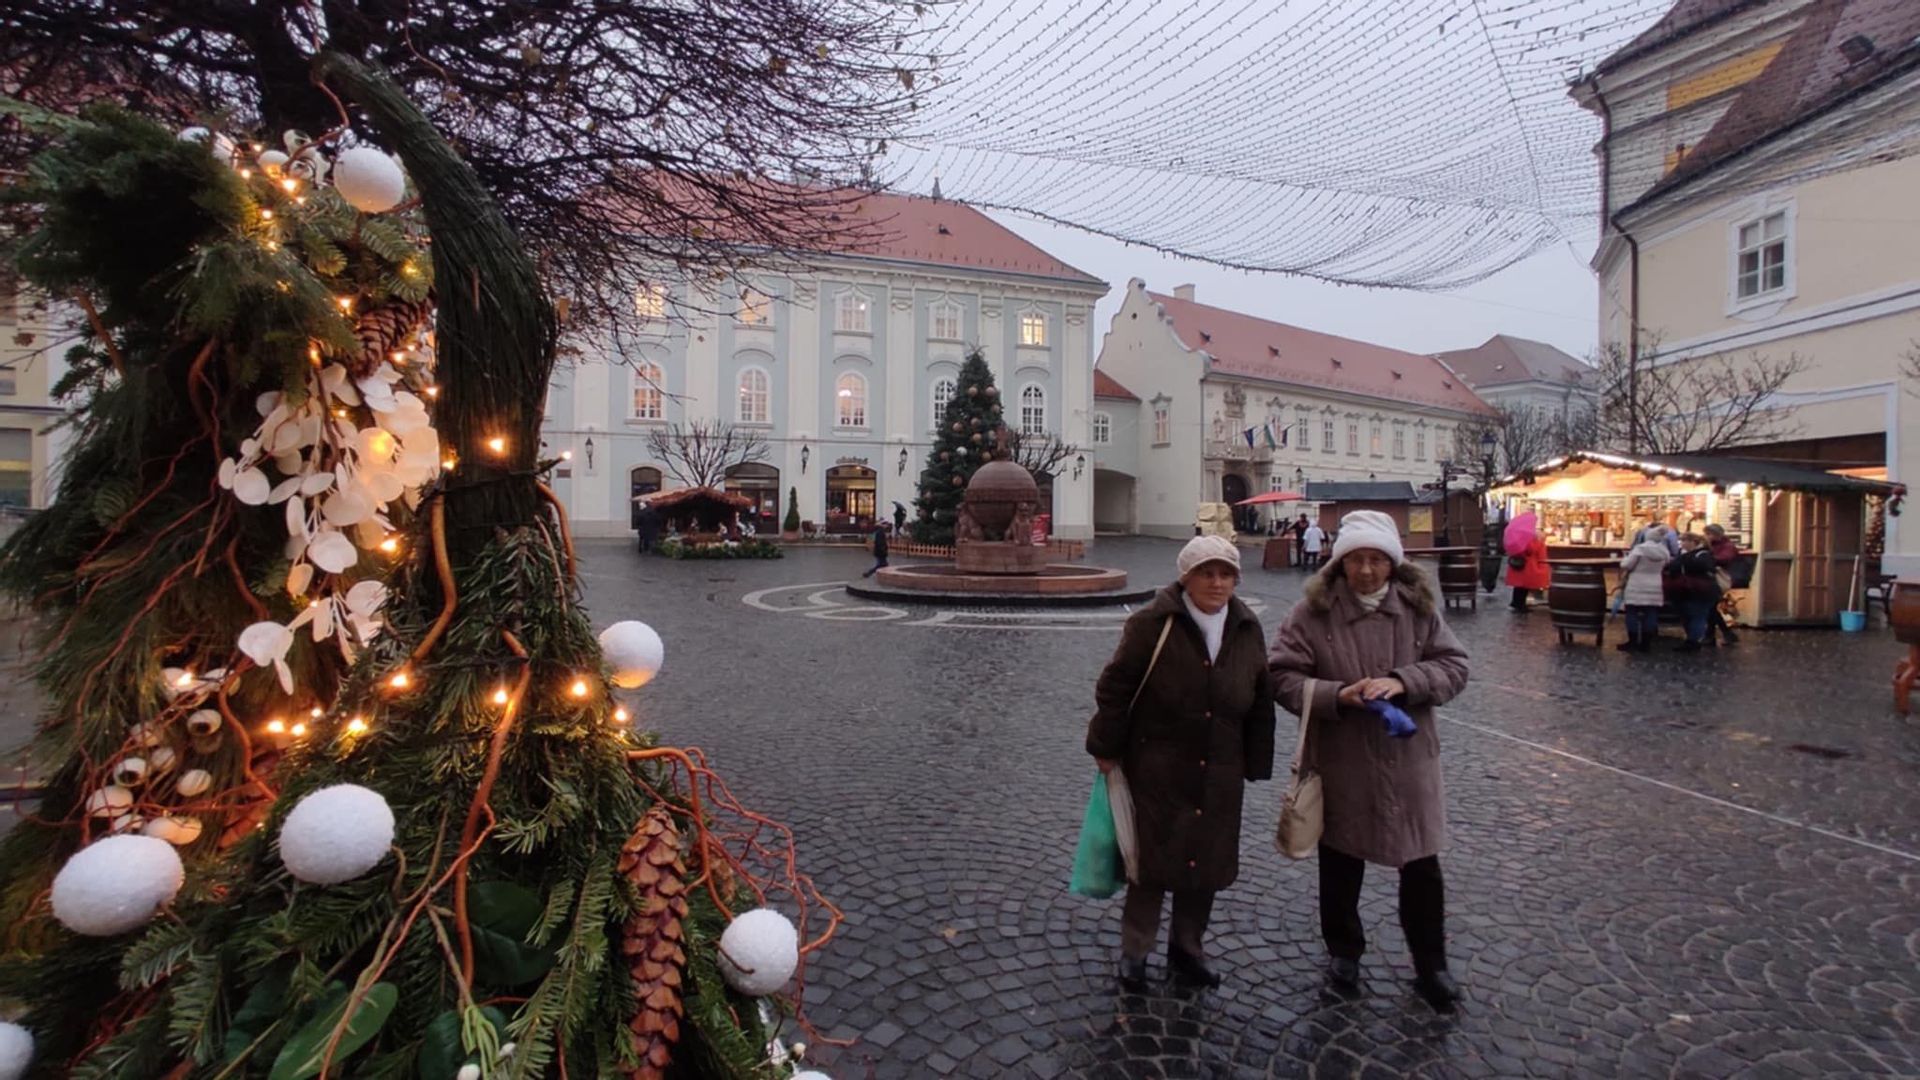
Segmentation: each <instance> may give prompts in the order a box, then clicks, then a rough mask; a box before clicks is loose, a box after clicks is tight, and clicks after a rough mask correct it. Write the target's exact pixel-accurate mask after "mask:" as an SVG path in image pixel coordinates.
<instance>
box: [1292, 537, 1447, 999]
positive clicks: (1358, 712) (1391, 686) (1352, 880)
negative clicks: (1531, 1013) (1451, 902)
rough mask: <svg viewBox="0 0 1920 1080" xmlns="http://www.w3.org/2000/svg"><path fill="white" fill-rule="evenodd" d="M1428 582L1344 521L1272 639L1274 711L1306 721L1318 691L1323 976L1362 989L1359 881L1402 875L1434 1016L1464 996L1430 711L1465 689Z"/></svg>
mask: <svg viewBox="0 0 1920 1080" xmlns="http://www.w3.org/2000/svg"><path fill="white" fill-rule="evenodd" d="M1435 601H1436V598H1435V595H1434V589H1433V585H1432V582H1431V580H1430V579H1429V578H1428V577H1427V575H1426V574H1425V573H1424V572H1423V571H1421V570H1420V569H1419V568H1418V567H1416V566H1413V565H1412V564H1410V563H1408V562H1406V561H1405V557H1404V555H1403V553H1402V551H1401V548H1400V531H1399V527H1398V526H1397V525H1395V524H1394V522H1393V519H1391V518H1389V517H1387V516H1386V515H1385V514H1382V513H1379V512H1378V511H1373V510H1357V511H1355V512H1353V513H1351V514H1348V515H1347V516H1346V519H1345V520H1343V521H1342V522H1341V523H1340V540H1339V542H1338V543H1337V544H1335V545H1334V548H1333V555H1332V558H1331V560H1330V561H1329V562H1328V563H1327V566H1326V569H1324V570H1322V571H1320V573H1319V574H1317V575H1315V576H1314V578H1313V580H1312V581H1310V582H1309V583H1308V585H1307V591H1306V599H1304V600H1302V601H1301V602H1300V603H1299V604H1297V605H1295V607H1294V609H1293V611H1292V612H1290V613H1289V614H1288V615H1287V620H1286V622H1285V623H1284V624H1283V625H1282V626H1281V627H1280V632H1279V634H1278V635H1277V636H1276V637H1275V638H1274V643H1273V653H1272V655H1271V657H1270V658H1269V660H1270V663H1271V665H1272V672H1273V677H1274V684H1275V692H1276V694H1277V696H1278V697H1279V699H1280V703H1281V704H1282V705H1284V706H1286V707H1287V708H1288V709H1290V710H1292V711H1293V712H1294V713H1296V714H1299V713H1301V711H1302V709H1303V708H1304V707H1305V705H1306V704H1307V703H1306V702H1305V701H1303V700H1302V699H1303V697H1304V695H1305V691H1306V682H1307V680H1308V679H1310V678H1311V679H1318V680H1320V681H1319V682H1318V683H1317V684H1316V689H1315V695H1314V700H1313V702H1312V705H1313V716H1312V723H1311V724H1310V726H1309V727H1308V729H1307V746H1306V764H1307V765H1308V766H1309V767H1311V768H1313V769H1315V770H1318V772H1319V773H1320V783H1321V794H1322V798H1323V799H1324V804H1325V813H1326V829H1325V832H1324V833H1323V834H1322V835H1321V839H1320V932H1321V936H1322V937H1323V938H1324V939H1325V940H1326V943H1327V952H1328V954H1329V960H1328V965H1327V973H1328V976H1329V978H1330V979H1331V980H1332V981H1333V983H1334V984H1335V985H1336V986H1338V987H1339V988H1341V989H1343V990H1353V989H1357V988H1358V986H1359V982H1360V956H1361V954H1362V953H1363V952H1365V951H1366V946H1367V939H1366V932H1365V931H1364V930H1363V929H1362V927H1361V924H1360V881H1361V877H1362V875H1363V874H1364V873H1365V869H1366V864H1367V863H1377V864H1379V865H1381V866H1391V867H1394V868H1396V869H1398V870H1399V871H1400V925H1401V927H1402V929H1404V930H1405V931H1406V935H1407V945H1408V947H1409V948H1410V949H1411V951H1412V952H1413V966H1414V971H1415V974H1416V976H1417V978H1416V979H1415V981H1414V985H1415V987H1416V988H1417V989H1418V990H1419V991H1420V994H1421V996H1422V997H1424V998H1426V999H1427V1001H1428V1002H1429V1003H1431V1004H1432V1005H1433V1007H1434V1008H1436V1009H1449V1008H1451V1007H1452V1006H1453V1002H1454V1001H1455V1000H1456V999H1457V998H1458V997H1459V989H1458V987H1456V986H1455V984H1454V981H1453V978H1452V976H1450V975H1449V974H1448V973H1447V952H1446V895H1445V889H1444V886H1443V884H1442V881H1441V877H1440V859H1439V853H1440V849H1441V848H1442V847H1443V846H1445V844H1446V834H1447V824H1446V805H1445V804H1446V799H1445V795H1444V793H1443V791H1442V789H1441V784H1440V738H1439V734H1438V732H1436V730H1435V728H1434V720H1433V709H1434V707H1435V706H1436V705H1443V704H1445V703H1446V702H1447V701H1448V700H1449V699H1451V698H1452V697H1453V696H1454V695H1455V694H1458V693H1459V692H1460V691H1461V690H1462V689H1464V688H1465V687H1466V684H1467V653H1466V650H1464V649H1462V648H1461V647H1460V643H1459V642H1458V641H1457V640H1455V639H1454V636H1453V631H1451V630H1449V629H1447V624H1446V620H1444V619H1442V618H1441V617H1440V611H1439V606H1438V604H1437V603H1436V602H1435ZM1377 698H1385V699H1386V700H1388V701H1389V702H1391V703H1392V704H1394V705H1397V706H1399V707H1400V708H1401V709H1402V710H1404V711H1405V712H1406V713H1407V714H1408V715H1410V716H1411V717H1412V718H1413V720H1414V722H1415V724H1416V725H1417V730H1415V731H1414V732H1413V733H1412V734H1411V735H1410V736H1407V737H1404V738H1395V737H1393V736H1390V735H1389V734H1388V733H1387V727H1386V723H1385V722H1384V721H1383V719H1382V718H1381V717H1380V716H1379V715H1377V714H1376V713H1374V712H1373V711H1372V710H1371V709H1369V708H1368V707H1367V705H1366V703H1367V702H1368V701H1370V700H1374V699H1377Z"/></svg>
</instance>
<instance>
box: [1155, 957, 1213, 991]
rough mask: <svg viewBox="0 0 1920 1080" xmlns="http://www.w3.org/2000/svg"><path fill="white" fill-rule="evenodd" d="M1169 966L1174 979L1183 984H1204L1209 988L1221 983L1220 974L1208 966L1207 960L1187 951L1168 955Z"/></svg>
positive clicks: (1203, 985)
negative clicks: (1190, 954)
mask: <svg viewBox="0 0 1920 1080" xmlns="http://www.w3.org/2000/svg"><path fill="white" fill-rule="evenodd" d="M1167 968H1168V970H1170V971H1171V972H1172V974H1173V981H1174V982H1176V983H1179V984H1180V985H1181V986H1202V987H1206V988H1208V989H1212V988H1213V987H1216V986H1219V985H1220V976H1219V975H1217V974H1215V972H1214V970H1213V969H1212V968H1210V967H1208V966H1207V962H1206V961H1205V960H1202V959H1200V958H1199V957H1197V956H1188V955H1186V954H1185V953H1173V954H1171V955H1169V956H1168V957H1167Z"/></svg>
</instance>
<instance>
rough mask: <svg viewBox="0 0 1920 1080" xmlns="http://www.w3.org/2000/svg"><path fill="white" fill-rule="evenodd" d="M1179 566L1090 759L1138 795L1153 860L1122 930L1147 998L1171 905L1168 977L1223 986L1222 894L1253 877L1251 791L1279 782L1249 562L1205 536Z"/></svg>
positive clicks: (1150, 615)
mask: <svg viewBox="0 0 1920 1080" xmlns="http://www.w3.org/2000/svg"><path fill="white" fill-rule="evenodd" d="M1177 566H1178V568H1179V574H1180V577H1179V580H1178V581H1176V582H1175V583H1174V584H1172V585H1168V586H1167V587H1166V588H1164V589H1161V590H1160V592H1159V593H1158V594H1157V595H1156V596H1155V597H1154V598H1153V601H1152V602H1151V603H1149V604H1148V605H1147V606H1146V607H1144V608H1141V609H1140V610H1139V611H1137V612H1135V613H1134V614H1133V615H1132V617H1130V618H1129V619H1127V623H1126V627H1125V629H1124V630H1122V631H1121V635H1120V645H1119V647H1118V648H1116V649H1115V650H1114V652H1113V658H1112V659H1111V660H1109V661H1107V666H1106V668H1105V670H1103V671H1101V673H1100V680H1099V682H1098V683H1097V684H1096V685H1095V687H1094V703H1095V711H1094V714H1093V719H1092V720H1091V721H1090V722H1089V723H1088V725H1087V753H1089V754H1092V755H1093V757H1094V760H1095V761H1097V762H1098V763H1099V766H1100V769H1101V771H1102V772H1106V773H1109V774H1110V773H1112V772H1114V771H1115V770H1118V771H1119V772H1120V773H1121V775H1123V776H1124V777H1125V778H1126V781H1127V786H1128V788H1129V789H1130V791H1131V792H1132V795H1133V807H1134V828H1135V831H1136V834H1137V835H1138V837H1139V845H1140V852H1139V860H1138V862H1137V864H1136V867H1135V873H1134V876H1133V880H1131V881H1129V882H1128V884H1127V898H1126V902H1125V904H1124V905H1123V908H1122V911H1121V917H1120V984H1121V986H1122V987H1123V988H1125V989H1128V990H1133V991H1138V990H1140V989H1142V988H1143V987H1144V985H1145V982H1146V977H1147V954H1148V953H1150V952H1152V951H1153V948H1154V945H1155V944H1156V943H1157V942H1158V940H1159V937H1160V908H1161V904H1162V903H1163V902H1164V901H1165V899H1166V895H1167V893H1169V892H1171V893H1172V894H1173V926H1172V930H1171V932H1170V934H1169V941H1168V946H1167V967H1168V970H1169V972H1170V973H1171V974H1172V976H1173V978H1174V979H1175V981H1177V982H1181V983H1184V984H1187V985H1191V986H1218V985H1219V983H1220V977H1219V976H1218V975H1216V974H1214V972H1213V970H1212V969H1211V968H1210V967H1208V966H1207V962H1206V949H1205V936H1206V930H1207V922H1208V919H1209V917H1210V916H1211V914H1212V912H1213V899H1214V894H1215V893H1217V892H1218V891H1219V890H1221V889H1224V888H1226V887H1227V886H1228V885H1231V884H1233V882H1234V879H1235V878H1237V877H1238V876H1239V873H1240V805H1241V797H1242V794H1243V793H1244V791H1245V789H1246V783H1247V781H1250V780H1268V779H1271V778H1272V777H1273V720H1274V717H1273V689H1272V682H1271V680H1270V679H1269V678H1268V676H1267V666H1266V641H1265V638H1264V636H1263V634H1262V633H1261V629H1260V620H1259V619H1258V618H1256V617H1255V616H1254V614H1253V612H1252V610H1250V609H1249V608H1248V607H1247V606H1246V604H1244V603H1242V602H1241V601H1239V600H1237V599H1235V598H1234V596H1233V591H1234V587H1235V586H1236V585H1237V584H1238V582H1239V579H1240V552H1239V549H1238V548H1236V547H1234V545H1233V542H1232V541H1230V540H1227V539H1225V538H1223V537H1218V536H1199V537H1195V538H1194V539H1192V540H1190V541H1188V543H1187V545H1186V547H1185V548H1183V549H1181V551H1180V556H1179V559H1178V562H1177ZM1163 635H1164V644H1163V643H1162V642H1163ZM1156 649H1157V650H1158V651H1159V653H1160V656H1159V659H1158V660H1157V661H1156V660H1155V659H1154V652H1155V651H1156ZM1149 669H1151V670H1149ZM1136 698H1137V700H1136Z"/></svg>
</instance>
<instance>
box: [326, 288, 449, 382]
mask: <svg viewBox="0 0 1920 1080" xmlns="http://www.w3.org/2000/svg"><path fill="white" fill-rule="evenodd" d="M432 313H433V305H432V304H431V303H429V302H428V301H425V300H422V301H420V302H419V303H413V304H409V303H405V302H396V303H392V304H384V305H382V306H380V307H377V308H374V309H373V310H371V311H364V312H361V313H360V318H359V319H358V320H356V321H355V323H354V327H353V332H354V333H355V334H356V335H358V336H359V338H360V354H359V355H358V356H355V357H353V358H352V360H351V362H349V363H348V365H347V368H348V370H350V371H352V372H353V377H354V378H356V379H364V378H366V377H367V376H368V375H371V374H373V370H374V369H375V368H377V367H379V366H380V361H382V360H385V359H386V358H387V357H388V356H389V355H390V354H392V353H393V352H394V350H396V349H398V348H399V347H400V346H401V344H402V343H404V342H405V341H406V340H407V339H408V338H409V337H412V336H413V332H414V331H415V330H418V329H420V324H421V323H423V322H425V321H426V320H427V316H429V315H431V314H432Z"/></svg>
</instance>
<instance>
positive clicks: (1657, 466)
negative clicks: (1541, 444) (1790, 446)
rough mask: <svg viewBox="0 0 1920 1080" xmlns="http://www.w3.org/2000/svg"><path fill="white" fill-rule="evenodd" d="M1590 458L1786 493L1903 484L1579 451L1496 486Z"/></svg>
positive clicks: (1779, 464)
mask: <svg viewBox="0 0 1920 1080" xmlns="http://www.w3.org/2000/svg"><path fill="white" fill-rule="evenodd" d="M1583 461H1584V462H1591V463H1593V464H1595V465H1602V466H1605V467H1607V468H1610V469H1638V470H1640V471H1642V472H1649V471H1650V472H1652V473H1654V474H1662V473H1664V474H1666V475H1668V476H1671V477H1673V478H1674V479H1676V480H1692V481H1696V482H1699V483H1703V484H1716V485H1725V484H1753V485H1755V486H1757V487H1768V488H1782V489H1785V490H1788V491H1825V492H1853V493H1857V494H1861V495H1897V494H1903V493H1904V492H1905V491H1906V487H1905V485H1902V484H1893V483H1888V482H1886V481H1884V480H1861V479H1858V478H1856V477H1852V476H1841V475H1840V474H1838V473H1830V472H1822V471H1820V470H1819V469H1809V468H1806V467H1805V466H1801V465H1794V464H1792V463H1790V462H1784V461H1766V460H1763V459H1760V458H1740V457H1720V456H1718V455H1714V454H1639V455H1634V456H1628V455H1625V454H1608V453H1602V452H1601V451H1598V450H1576V451H1574V452H1573V453H1571V454H1567V455H1566V456H1564V457H1557V458H1550V459H1548V460H1546V461H1543V462H1541V463H1540V464H1538V465H1535V466H1533V467H1532V468H1530V469H1527V470H1526V471H1524V472H1520V473H1516V474H1514V475H1512V476H1509V477H1506V478H1505V479H1503V480H1501V481H1499V483H1498V485H1496V486H1506V485H1509V484H1518V483H1524V482H1526V481H1529V480H1532V479H1534V478H1536V477H1538V476H1539V475H1540V474H1542V473H1553V472H1559V471H1560V470H1561V469H1564V468H1566V467H1567V466H1568V465H1572V464H1575V463H1577V462H1583Z"/></svg>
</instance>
